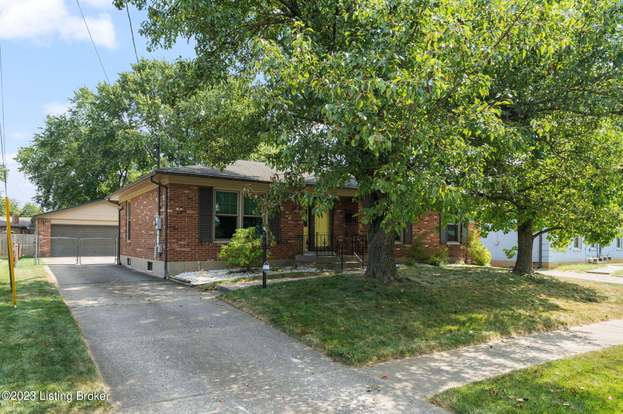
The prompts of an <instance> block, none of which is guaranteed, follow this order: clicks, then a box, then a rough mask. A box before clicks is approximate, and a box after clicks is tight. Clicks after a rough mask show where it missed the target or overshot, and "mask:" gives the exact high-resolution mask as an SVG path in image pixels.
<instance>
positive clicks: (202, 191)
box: [198, 187, 214, 242]
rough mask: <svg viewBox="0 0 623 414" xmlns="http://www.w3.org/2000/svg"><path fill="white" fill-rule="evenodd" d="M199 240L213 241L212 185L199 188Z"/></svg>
mask: <svg viewBox="0 0 623 414" xmlns="http://www.w3.org/2000/svg"><path fill="white" fill-rule="evenodd" d="M198 198H199V207H198V211H199V240H201V241H203V242H211V241H214V214H213V211H212V210H213V206H214V189H213V188H212V187H201V188H199V197H198Z"/></svg>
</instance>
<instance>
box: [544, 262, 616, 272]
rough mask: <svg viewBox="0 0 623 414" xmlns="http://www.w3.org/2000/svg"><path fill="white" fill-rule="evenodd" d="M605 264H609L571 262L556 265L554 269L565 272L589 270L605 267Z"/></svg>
mask: <svg viewBox="0 0 623 414" xmlns="http://www.w3.org/2000/svg"><path fill="white" fill-rule="evenodd" d="M604 266H607V264H604V263H599V264H593V263H571V264H564V265H560V266H556V267H555V268H554V269H555V270H561V271H563V272H588V271H590V270H595V269H599V268H600V267H604Z"/></svg>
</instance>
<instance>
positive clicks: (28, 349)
mask: <svg viewBox="0 0 623 414" xmlns="http://www.w3.org/2000/svg"><path fill="white" fill-rule="evenodd" d="M16 278H17V308H13V306H12V303H11V290H10V287H9V282H8V269H7V264H6V261H0V332H1V334H0V335H2V340H1V342H0V392H3V391H36V394H37V399H38V398H39V393H40V392H43V393H54V392H58V393H63V394H65V393H70V392H73V393H74V399H73V401H72V402H65V401H0V413H44V412H45V413H47V412H58V413H66V412H98V411H106V410H107V409H108V408H109V406H110V405H109V403H107V402H101V401H100V402H93V401H76V399H75V393H76V391H83V392H96V391H100V392H101V391H105V390H106V388H105V385H104V383H103V381H102V379H101V377H100V375H99V373H98V371H97V369H96V367H95V365H94V363H93V361H92V360H91V357H90V355H89V353H88V352H87V348H86V345H85V343H84V341H83V340H82V336H81V334H80V330H79V329H78V326H77V325H76V323H75V321H74V319H73V318H72V317H71V314H70V313H69V309H68V308H67V306H66V305H65V302H63V299H62V298H61V296H60V294H59V292H58V290H57V289H56V287H54V286H53V285H51V284H50V283H48V281H47V278H46V274H45V271H44V267H43V266H41V265H35V264H34V263H33V261H32V259H22V260H20V262H19V264H18V266H17V267H16Z"/></svg>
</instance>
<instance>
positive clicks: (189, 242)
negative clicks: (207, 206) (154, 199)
mask: <svg viewBox="0 0 623 414" xmlns="http://www.w3.org/2000/svg"><path fill="white" fill-rule="evenodd" d="M198 194H199V187H197V186H193V185H182V184H171V185H170V186H169V209H168V218H169V223H168V227H167V232H166V234H167V237H168V241H167V247H168V251H169V253H168V256H167V259H168V260H169V261H171V262H185V261H204V260H216V259H217V257H218V252H219V250H220V244H218V243H209V242H202V241H200V240H199V213H198V207H199V199H198Z"/></svg>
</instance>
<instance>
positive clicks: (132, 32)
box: [125, 3, 140, 64]
mask: <svg viewBox="0 0 623 414" xmlns="http://www.w3.org/2000/svg"><path fill="white" fill-rule="evenodd" d="M125 12H126V14H127V15H128V22H129V23H130V35H131V36H132V46H133V47H134V57H135V58H136V63H137V64H138V63H139V61H140V59H139V58H138V52H137V51H136V41H135V40H134V28H133V27H132V17H130V9H129V7H128V3H126V4H125Z"/></svg>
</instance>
